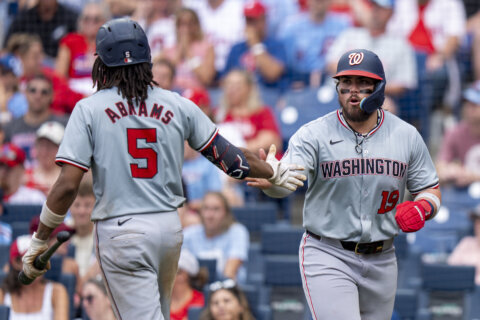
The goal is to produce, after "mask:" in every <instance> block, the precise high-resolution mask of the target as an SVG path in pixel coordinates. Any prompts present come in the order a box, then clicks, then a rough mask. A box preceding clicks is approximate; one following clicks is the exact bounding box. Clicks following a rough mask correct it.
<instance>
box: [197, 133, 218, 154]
mask: <svg viewBox="0 0 480 320" xmlns="http://www.w3.org/2000/svg"><path fill="white" fill-rule="evenodd" d="M217 134H218V128H217V129H215V133H214V134H213V136H212V137H211V138H210V140H208V141H207V144H206V145H205V146H204V147H203V148H201V149H200V150H198V151H199V152H202V151H203V150H205V149H207V148H208V147H209V146H210V145H211V144H212V141H213V139H215V137H216V136H217Z"/></svg>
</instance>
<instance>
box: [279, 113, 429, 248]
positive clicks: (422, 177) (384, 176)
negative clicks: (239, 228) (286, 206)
mask: <svg viewBox="0 0 480 320" xmlns="http://www.w3.org/2000/svg"><path fill="white" fill-rule="evenodd" d="M378 115H379V118H378V119H379V121H378V124H377V126H376V127H375V128H374V129H372V130H371V131H370V133H369V134H368V135H366V136H358V134H357V133H355V132H354V131H353V130H352V129H351V128H350V127H349V125H348V124H347V122H346V121H345V119H344V118H343V116H342V113H341V111H340V110H337V111H334V112H331V113H329V114H327V115H325V116H324V117H321V118H319V119H317V120H314V121H312V122H310V123H308V124H306V125H304V126H303V127H301V128H300V129H299V130H298V131H297V133H295V134H294V135H293V136H292V138H291V139H290V141H289V147H288V150H287V152H286V153H285V155H284V157H283V159H284V160H285V162H287V163H296V164H300V165H303V166H304V167H305V174H306V175H307V179H308V189H307V192H306V198H305V205H304V208H303V225H304V227H305V228H306V229H307V230H310V231H311V232H313V233H315V234H318V235H321V236H325V237H330V238H335V239H339V240H347V241H356V242H372V241H379V240H386V239H388V238H392V237H393V236H395V235H397V234H398V231H399V229H398V226H397V224H396V222H395V212H396V210H395V208H396V205H397V204H399V203H400V202H402V201H403V198H404V194H405V190H406V189H408V190H409V191H410V192H411V193H412V194H414V195H415V194H417V193H419V192H420V191H422V190H424V189H427V188H436V187H438V177H437V174H436V171H435V167H434V164H433V162H432V159H431V157H430V155H429V152H428V149H427V147H426V145H425V143H424V142H423V140H422V138H421V136H420V134H419V133H418V131H417V130H416V129H415V128H414V127H413V126H411V125H409V124H408V123H406V122H404V121H403V120H401V119H399V118H398V117H396V116H394V115H392V114H391V113H389V112H384V111H383V110H380V111H379V113H378ZM356 135H357V136H356ZM362 141H363V142H362Z"/></svg>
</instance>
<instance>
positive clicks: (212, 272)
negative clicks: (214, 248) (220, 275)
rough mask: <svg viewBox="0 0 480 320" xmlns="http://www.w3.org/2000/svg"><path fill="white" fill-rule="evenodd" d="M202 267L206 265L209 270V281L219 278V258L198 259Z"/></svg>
mask: <svg viewBox="0 0 480 320" xmlns="http://www.w3.org/2000/svg"><path fill="white" fill-rule="evenodd" d="M198 263H199V264H200V267H205V268H207V270H208V283H212V282H215V281H216V280H217V259H198Z"/></svg>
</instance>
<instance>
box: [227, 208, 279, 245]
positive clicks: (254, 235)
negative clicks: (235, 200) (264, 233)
mask: <svg viewBox="0 0 480 320" xmlns="http://www.w3.org/2000/svg"><path fill="white" fill-rule="evenodd" d="M232 211H233V215H234V216H235V219H236V220H237V221H238V222H240V223H241V224H243V225H245V227H246V228H247V229H248V231H249V232H250V241H252V242H256V241H258V239H259V238H260V231H261V229H262V226H263V225H265V224H274V223H275V222H276V221H277V211H278V208H277V205H276V204H275V203H272V202H262V203H260V202H259V203H247V204H246V205H245V206H243V207H234V208H232Z"/></svg>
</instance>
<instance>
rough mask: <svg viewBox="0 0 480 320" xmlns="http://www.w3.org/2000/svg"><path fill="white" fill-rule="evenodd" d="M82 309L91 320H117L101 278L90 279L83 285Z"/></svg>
mask: <svg viewBox="0 0 480 320" xmlns="http://www.w3.org/2000/svg"><path fill="white" fill-rule="evenodd" d="M82 307H83V310H84V311H85V313H86V315H87V316H88V319H90V320H115V315H114V314H113V310H112V305H111V304H110V300H109V299H108V294H107V288H106V287H105V284H104V283H103V281H102V279H101V277H98V278H91V279H88V280H87V281H86V282H85V284H84V285H83V289H82ZM138 320H140V319H138Z"/></svg>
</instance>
